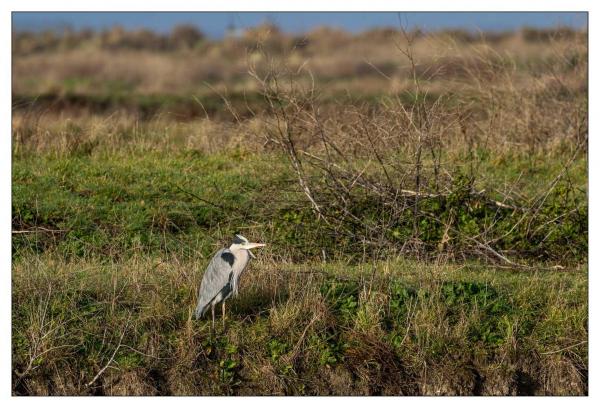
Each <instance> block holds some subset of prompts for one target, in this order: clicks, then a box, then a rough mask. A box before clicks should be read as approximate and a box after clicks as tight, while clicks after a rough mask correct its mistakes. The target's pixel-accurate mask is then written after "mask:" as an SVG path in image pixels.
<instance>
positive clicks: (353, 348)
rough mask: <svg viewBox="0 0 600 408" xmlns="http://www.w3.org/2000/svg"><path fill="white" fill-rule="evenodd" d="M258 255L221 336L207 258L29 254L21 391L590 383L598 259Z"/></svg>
mask: <svg viewBox="0 0 600 408" xmlns="http://www.w3.org/2000/svg"><path fill="white" fill-rule="evenodd" d="M259 257H260V258H261V259H263V260H262V261H261V260H259V261H257V262H255V263H253V264H252V266H251V268H250V271H249V272H248V274H247V275H246V276H245V277H244V279H243V284H242V289H241V295H240V296H239V298H237V299H235V300H234V301H232V302H229V303H228V310H229V311H228V318H227V326H226V328H225V329H223V328H222V327H221V326H220V320H219V321H218V326H217V330H216V332H215V333H212V332H211V330H210V322H209V320H206V319H205V320H201V321H195V320H192V313H193V309H194V303H195V301H196V298H195V291H196V288H197V285H198V282H199V280H200V277H201V270H202V268H203V266H204V264H205V262H206V260H200V261H198V262H193V261H192V262H181V263H176V262H173V260H172V259H161V258H153V257H134V258H130V259H128V260H126V261H122V262H115V261H114V260H112V259H107V258H99V259H89V260H85V261H84V260H74V261H64V260H61V258H60V257H59V256H56V254H47V255H41V256H32V257H30V258H28V259H27V260H23V261H16V262H15V265H14V268H13V322H14V326H13V366H14V371H13V379H14V383H13V385H14V392H15V393H16V394H23V393H25V394H31V393H35V394H46V393H50V394H84V395H85V394H123V393H124V394H157V393H160V394H184V395H191V394H194V395H197V394H268V395H271V394H298V395H315V394H318V395H324V394H342V395H346V394H368V395H370V394H395V395H398V394H409V395H413V394H450V395H452V394H569V395H573V394H582V393H586V392H587V377H586V376H587V374H586V371H585V369H586V368H585V367H586V366H587V363H586V361H587V343H586V339H587V270H586V269H581V268H578V269H572V270H568V271H560V272H549V271H546V270H539V271H535V270H534V271H506V270H499V269H494V268H488V267H483V266H478V265H476V264H473V265H463V266H458V265H452V264H447V265H443V266H435V265H426V264H422V263H417V262H412V261H407V260H391V261H387V262H379V263H376V264H370V265H369V264H358V265H354V266H351V265H346V264H342V263H331V264H326V265H323V264H277V265H274V264H272V263H270V262H268V261H264V259H268V253H261V254H260V255H259ZM121 336H122V338H121ZM119 344H121V346H119ZM115 350H117V351H116V352H115ZM113 353H114V361H112V362H111V364H110V367H111V368H109V369H107V370H106V371H105V372H104V373H103V375H101V376H100V377H99V378H98V379H97V380H96V381H95V382H93V383H92V384H90V385H89V386H87V385H86V384H87V383H89V382H90V381H92V379H93V378H94V377H95V376H96V374H97V373H98V372H99V371H100V370H101V369H102V367H103V366H104V365H106V364H107V363H108V362H109V360H110V358H111V357H112V355H113ZM465 367H467V368H465ZM465 369H466V370H467V371H466V372H465ZM528 379H533V380H532V381H530V382H528V381H529V380H528ZM565 380H567V381H569V382H570V385H565V384H567V383H566V382H565Z"/></svg>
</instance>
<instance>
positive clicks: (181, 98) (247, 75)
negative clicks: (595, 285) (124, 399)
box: [12, 25, 588, 395]
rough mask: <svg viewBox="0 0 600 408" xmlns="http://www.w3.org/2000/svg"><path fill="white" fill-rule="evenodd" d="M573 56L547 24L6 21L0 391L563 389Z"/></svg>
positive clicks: (568, 332)
mask: <svg viewBox="0 0 600 408" xmlns="http://www.w3.org/2000/svg"><path fill="white" fill-rule="evenodd" d="M587 70H588V68H587V32H577V31H572V30H568V29H557V30H547V31H541V30H533V29H523V30H521V31H519V32H514V33H482V34H477V35H474V34H470V33H466V32H460V31H456V32H439V33H429V34H425V33H420V32H411V33H404V32H401V31H399V30H395V29H381V30H375V31H371V32H366V33H361V34H356V35H354V34H349V33H345V32H342V31H339V30H334V29H330V28H321V29H318V30H315V31H313V32H310V33H307V34H306V35H302V36H292V35H288V34H285V33H282V32H280V31H279V30H278V29H277V28H276V27H274V26H268V25H265V26H262V27H258V28H256V29H254V30H251V31H249V32H248V33H246V34H245V35H243V36H240V37H229V38H226V39H224V40H221V41H216V40H211V39H208V38H205V37H204V36H203V35H202V33H201V32H199V31H197V30H195V29H193V28H191V27H178V28H176V29H174V31H173V32H172V33H170V34H167V35H159V34H155V33H152V32H146V31H137V32H128V31H125V30H122V29H118V28H115V29H112V30H107V31H105V32H101V33H94V32H87V31H82V32H65V33H62V34H60V33H50V32H47V33H39V34H32V33H15V34H14V36H13V123H12V129H13V134H12V137H13V138H12V150H13V174H12V181H13V187H12V225H13V240H12V251H13V252H12V253H13V288H12V289H13V299H12V301H13V333H12V342H13V393H14V394H17V395H23V394H27V395H44V394H52V395H55V394H62V395H64V394H67V395H79V394H83V395H90V394H95V395H147V394H152V395H155V394H161V395H165V394H175V395H181V394H183V395H207V394H210V395H214V394H217V395H221V394H235V395H239V394H243V395H248V394H288V395H289V394H294V395H329V394H333V395H349V394H361V395H373V394H395V395H441V394H443V395H456V394H460V395H481V394H485V395H532V394H536V395H549V394H552V395H584V394H587V392H588V388H587V375H588V374H587V348H588V347H587V314H588V307H587V297H588V293H587V274H588V271H587V253H588V244H587V241H588V239H587V236H588V235H587V234H588V229H587V217H588V204H587V182H588V175H587V137H588V133H587V123H588V122H587V120H588V107H587V101H588V96H587V75H588V72H587ZM236 232H241V233H242V234H243V235H245V236H247V237H248V238H250V239H251V240H255V241H259V242H266V243H268V247H266V248H265V249H263V250H261V252H260V254H258V257H259V259H258V260H257V261H254V262H253V263H252V264H251V267H250V271H249V272H247V275H245V276H244V278H242V288H241V290H240V296H239V298H237V299H235V300H233V301H232V302H230V303H231V313H230V314H229V316H228V319H227V327H226V328H225V329H219V330H217V332H216V333H210V324H209V322H208V321H206V320H202V321H200V322H197V321H195V320H192V317H191V316H192V310H193V307H194V304H195V301H196V298H195V293H196V290H197V287H198V285H199V282H200V279H201V276H202V272H203V270H204V267H205V266H206V263H207V262H208V259H209V258H210V256H211V255H212V253H214V252H215V251H216V250H217V249H218V248H220V247H221V246H223V245H228V242H229V240H230V239H231V237H232V235H233V234H234V233H236Z"/></svg>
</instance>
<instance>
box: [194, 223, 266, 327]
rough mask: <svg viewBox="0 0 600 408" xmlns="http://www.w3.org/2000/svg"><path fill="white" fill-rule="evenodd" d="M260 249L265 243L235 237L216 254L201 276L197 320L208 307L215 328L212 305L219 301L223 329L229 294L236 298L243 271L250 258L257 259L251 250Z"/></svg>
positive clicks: (213, 306)
mask: <svg viewBox="0 0 600 408" xmlns="http://www.w3.org/2000/svg"><path fill="white" fill-rule="evenodd" d="M263 246H265V244H258V243H253V242H250V241H248V240H247V239H246V238H244V237H243V236H241V235H239V234H236V235H235V237H234V239H233V243H232V244H231V246H229V248H222V249H220V250H219V251H218V252H217V253H216V254H215V256H214V257H213V258H212V260H211V261H210V263H209V264H208V267H207V268H206V271H205V272H204V276H203V277H202V283H201V284H200V291H199V293H198V305H197V306H196V311H195V313H194V315H195V317H196V319H200V318H201V317H202V316H203V315H204V313H206V311H207V310H208V307H209V306H210V308H211V311H212V327H213V329H214V328H215V306H216V305H217V304H218V303H219V302H223V303H222V307H223V327H224V326H225V301H226V300H227V299H229V297H230V296H231V295H237V293H238V285H239V281H240V276H241V275H242V272H244V269H245V268H246V265H247V264H248V261H249V260H250V257H252V258H256V257H255V256H254V254H253V253H252V252H250V250H251V249H252V248H258V247H263Z"/></svg>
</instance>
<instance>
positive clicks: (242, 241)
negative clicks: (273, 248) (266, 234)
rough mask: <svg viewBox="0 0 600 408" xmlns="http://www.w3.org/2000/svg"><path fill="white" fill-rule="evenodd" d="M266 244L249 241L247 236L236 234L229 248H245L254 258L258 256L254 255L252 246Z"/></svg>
mask: <svg viewBox="0 0 600 408" xmlns="http://www.w3.org/2000/svg"><path fill="white" fill-rule="evenodd" d="M264 246H265V244H258V243H256V242H250V241H248V239H246V238H245V237H243V236H241V235H240V234H235V237H234V238H233V244H231V246H230V247H229V249H231V250H232V251H233V250H236V249H245V250H247V251H248V253H249V254H250V256H251V257H252V258H256V257H255V256H254V254H253V253H252V251H250V250H251V249H252V248H259V247H264Z"/></svg>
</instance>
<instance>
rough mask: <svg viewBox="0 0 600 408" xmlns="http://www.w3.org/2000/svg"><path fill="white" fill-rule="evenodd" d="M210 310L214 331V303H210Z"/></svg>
mask: <svg viewBox="0 0 600 408" xmlns="http://www.w3.org/2000/svg"><path fill="white" fill-rule="evenodd" d="M210 310H211V312H212V328H213V331H214V330H215V304H214V303H211V305H210Z"/></svg>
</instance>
